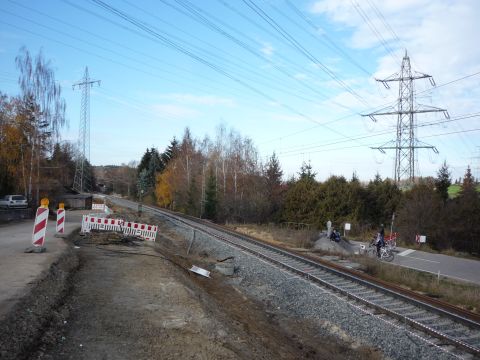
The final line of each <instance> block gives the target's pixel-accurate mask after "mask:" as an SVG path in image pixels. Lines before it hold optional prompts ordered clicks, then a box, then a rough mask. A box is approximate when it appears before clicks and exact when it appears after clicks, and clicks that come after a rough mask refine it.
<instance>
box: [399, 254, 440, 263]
mask: <svg viewBox="0 0 480 360" xmlns="http://www.w3.org/2000/svg"><path fill="white" fill-rule="evenodd" d="M399 255H400V254H399ZM404 257H407V258H409V259H415V260H422V261H428V262H431V263H435V264H440V261H435V260H427V259H422V258H419V257H415V256H408V255H404Z"/></svg>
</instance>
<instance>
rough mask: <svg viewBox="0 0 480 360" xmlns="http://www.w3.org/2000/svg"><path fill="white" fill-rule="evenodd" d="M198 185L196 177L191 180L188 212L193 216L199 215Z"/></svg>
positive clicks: (188, 193)
mask: <svg viewBox="0 0 480 360" xmlns="http://www.w3.org/2000/svg"><path fill="white" fill-rule="evenodd" d="M198 195H199V194H198V187H197V182H196V180H195V177H193V178H192V181H190V187H189V188H188V192H187V213H188V214H189V215H192V216H198V205H199V204H198V200H199V196H198Z"/></svg>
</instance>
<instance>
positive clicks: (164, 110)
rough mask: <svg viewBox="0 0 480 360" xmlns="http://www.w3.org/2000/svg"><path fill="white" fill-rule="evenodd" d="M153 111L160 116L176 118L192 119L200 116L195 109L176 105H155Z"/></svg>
mask: <svg viewBox="0 0 480 360" xmlns="http://www.w3.org/2000/svg"><path fill="white" fill-rule="evenodd" d="M152 111H153V112H155V113H157V114H158V115H159V116H167V117H168V116H173V117H176V118H192V117H195V116H198V114H199V113H198V111H196V110H194V109H191V108H189V107H185V106H179V105H174V104H155V105H152Z"/></svg>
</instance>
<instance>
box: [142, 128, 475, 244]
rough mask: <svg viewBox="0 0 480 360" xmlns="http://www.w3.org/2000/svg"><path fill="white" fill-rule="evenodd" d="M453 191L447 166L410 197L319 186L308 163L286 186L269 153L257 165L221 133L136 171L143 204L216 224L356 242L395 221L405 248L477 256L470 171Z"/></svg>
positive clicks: (351, 184) (337, 179) (251, 149)
mask: <svg viewBox="0 0 480 360" xmlns="http://www.w3.org/2000/svg"><path fill="white" fill-rule="evenodd" d="M451 183H452V180H451V176H450V172H449V169H448V166H447V164H446V163H444V164H443V165H442V167H441V168H440V169H439V171H438V174H437V177H436V178H433V177H432V178H423V179H418V180H417V181H416V182H415V184H414V185H413V186H411V187H410V188H408V189H400V188H399V187H398V186H397V184H395V183H394V182H393V181H392V180H390V179H388V178H386V179H382V178H381V177H380V175H378V174H377V175H375V177H374V178H373V179H372V180H370V181H368V182H367V183H365V182H360V180H359V179H358V177H357V176H356V174H355V173H353V174H352V176H351V178H350V179H346V178H345V177H344V176H339V175H332V176H330V177H329V178H328V179H327V180H325V181H323V182H319V181H317V180H316V174H315V173H314V172H313V171H312V166H311V164H310V163H303V164H302V165H301V167H300V169H299V172H298V173H297V175H296V176H293V177H291V178H290V179H286V180H285V179H284V178H283V171H282V169H281V165H280V163H279V160H278V158H277V156H276V155H275V153H274V154H272V155H271V156H270V158H268V159H267V160H266V161H263V162H262V161H261V160H260V157H259V155H258V151H257V149H256V148H255V146H254V144H253V142H252V141H251V139H249V138H246V137H242V136H241V135H240V134H239V133H238V132H236V131H235V130H227V129H226V128H225V127H222V126H221V127H219V128H218V129H217V132H216V135H215V137H214V138H213V139H211V138H209V137H204V138H203V139H196V138H193V137H192V134H191V133H190V130H189V129H188V128H187V129H186V130H185V132H184V134H183V136H182V138H181V139H180V140H176V139H173V140H172V141H171V142H170V144H169V145H168V147H167V148H166V149H165V150H164V151H163V152H159V151H158V150H157V149H155V148H150V149H147V150H146V152H145V153H144V155H143V157H142V159H141V160H140V162H139V165H138V167H137V195H138V197H141V198H142V201H144V202H147V203H152V204H157V205H159V206H161V207H165V208H168V209H171V210H174V211H180V212H183V213H186V214H189V215H193V216H197V217H202V218H206V219H210V220H213V221H216V222H221V223H224V222H255V223H282V222H288V223H296V224H308V225H309V226H311V227H313V228H316V229H323V228H325V224H326V222H327V221H328V220H331V221H332V222H333V224H334V226H336V227H337V228H342V227H343V226H344V224H345V223H346V222H348V223H350V224H352V231H353V234H354V235H355V234H361V233H365V232H368V231H370V232H372V234H373V232H374V231H375V230H376V229H378V228H379V227H380V225H381V224H383V225H384V226H385V228H386V229H389V228H390V225H391V222H392V217H393V214H395V221H394V224H393V225H394V229H393V230H394V231H396V232H399V233H400V236H401V239H402V240H403V241H405V242H406V243H413V242H414V241H415V237H416V235H417V234H420V235H426V236H427V242H428V243H429V244H430V245H431V246H432V247H434V248H437V249H448V248H453V249H456V250H460V251H467V252H470V253H477V254H478V253H479V251H480V240H479V239H480V237H479V236H478V235H480V234H478V232H479V231H480V221H478V220H480V219H477V217H479V216H480V211H478V210H480V198H479V196H478V193H477V191H476V183H475V181H474V179H473V177H472V175H471V171H470V169H469V168H468V169H467V172H466V174H465V178H464V179H463V184H462V191H461V192H460V193H459V195H458V196H457V197H455V198H452V199H451V198H449V196H448V187H449V186H450V185H451ZM477 214H478V215H477Z"/></svg>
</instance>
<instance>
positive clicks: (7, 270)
mask: <svg viewBox="0 0 480 360" xmlns="http://www.w3.org/2000/svg"><path fill="white" fill-rule="evenodd" d="M88 212H91V211H67V213H66V225H65V234H66V235H68V234H69V233H71V232H72V231H74V230H75V229H77V228H79V227H80V225H81V218H82V214H83V213H88ZM33 223H34V221H33V220H23V221H20V222H12V223H8V224H2V225H0V318H1V317H2V316H3V315H4V314H6V313H7V312H8V310H9V309H10V308H11V307H12V306H13V305H14V304H15V302H16V301H17V300H18V299H19V298H21V297H22V296H23V295H24V294H25V293H26V291H27V289H28V284H29V283H31V282H32V281H34V280H35V278H36V277H37V276H39V275H40V273H41V272H42V271H44V270H46V269H48V268H49V267H50V265H51V264H52V263H53V262H54V261H55V260H56V259H57V258H58V256H59V255H60V254H61V253H62V251H63V250H64V249H65V248H66V246H67V245H66V243H65V242H64V241H63V239H61V238H57V237H55V220H49V221H48V224H47V234H46V242H45V247H46V248H47V251H46V252H44V253H40V254H33V253H24V250H25V249H26V248H28V247H29V246H31V244H32V231H33Z"/></svg>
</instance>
